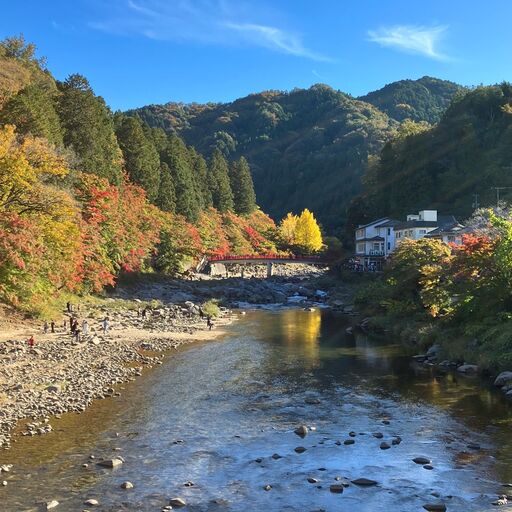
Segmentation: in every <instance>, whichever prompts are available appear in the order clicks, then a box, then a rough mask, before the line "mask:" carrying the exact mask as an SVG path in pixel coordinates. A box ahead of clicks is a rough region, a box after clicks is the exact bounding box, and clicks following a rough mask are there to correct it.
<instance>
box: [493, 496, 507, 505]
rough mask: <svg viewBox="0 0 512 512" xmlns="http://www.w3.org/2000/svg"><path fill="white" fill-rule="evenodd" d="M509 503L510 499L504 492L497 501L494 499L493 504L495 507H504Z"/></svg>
mask: <svg viewBox="0 0 512 512" xmlns="http://www.w3.org/2000/svg"><path fill="white" fill-rule="evenodd" d="M507 504H508V499H507V496H506V495H505V494H502V495H501V496H500V497H499V498H498V499H497V500H496V501H493V502H492V503H491V505H494V506H495V507H503V506H505V505H507Z"/></svg>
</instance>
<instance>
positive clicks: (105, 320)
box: [101, 316, 110, 334]
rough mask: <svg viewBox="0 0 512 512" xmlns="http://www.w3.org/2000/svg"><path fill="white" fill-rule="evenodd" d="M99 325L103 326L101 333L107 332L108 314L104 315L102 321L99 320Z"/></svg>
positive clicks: (108, 325) (108, 324)
mask: <svg viewBox="0 0 512 512" xmlns="http://www.w3.org/2000/svg"><path fill="white" fill-rule="evenodd" d="M101 326H102V327H103V334H108V328H109V327H110V321H109V319H108V316H106V317H105V318H104V320H103V322H101Z"/></svg>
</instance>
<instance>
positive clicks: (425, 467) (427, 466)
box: [423, 464, 434, 470]
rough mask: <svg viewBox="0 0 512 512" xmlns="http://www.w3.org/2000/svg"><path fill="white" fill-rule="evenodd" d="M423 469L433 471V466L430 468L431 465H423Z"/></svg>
mask: <svg viewBox="0 0 512 512" xmlns="http://www.w3.org/2000/svg"><path fill="white" fill-rule="evenodd" d="M423 469H429V470H432V469H434V466H432V464H425V465H424V466H423Z"/></svg>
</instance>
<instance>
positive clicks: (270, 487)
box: [263, 484, 272, 491]
mask: <svg viewBox="0 0 512 512" xmlns="http://www.w3.org/2000/svg"><path fill="white" fill-rule="evenodd" d="M271 489H272V486H271V485H269V484H267V485H265V486H264V487H263V490H264V491H270V490H271Z"/></svg>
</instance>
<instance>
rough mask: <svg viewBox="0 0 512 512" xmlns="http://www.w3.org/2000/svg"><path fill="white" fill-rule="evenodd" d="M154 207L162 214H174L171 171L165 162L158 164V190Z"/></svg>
mask: <svg viewBox="0 0 512 512" xmlns="http://www.w3.org/2000/svg"><path fill="white" fill-rule="evenodd" d="M156 205H157V206H158V207H159V208H160V209H161V210H163V211H164V212H172V213H175V212H176V190H175V189H174V182H173V180H172V176H171V170H170V169H169V166H168V165H167V164H166V163H165V162H162V163H161V164H160V188H159V190H158V197H157V200H156Z"/></svg>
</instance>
